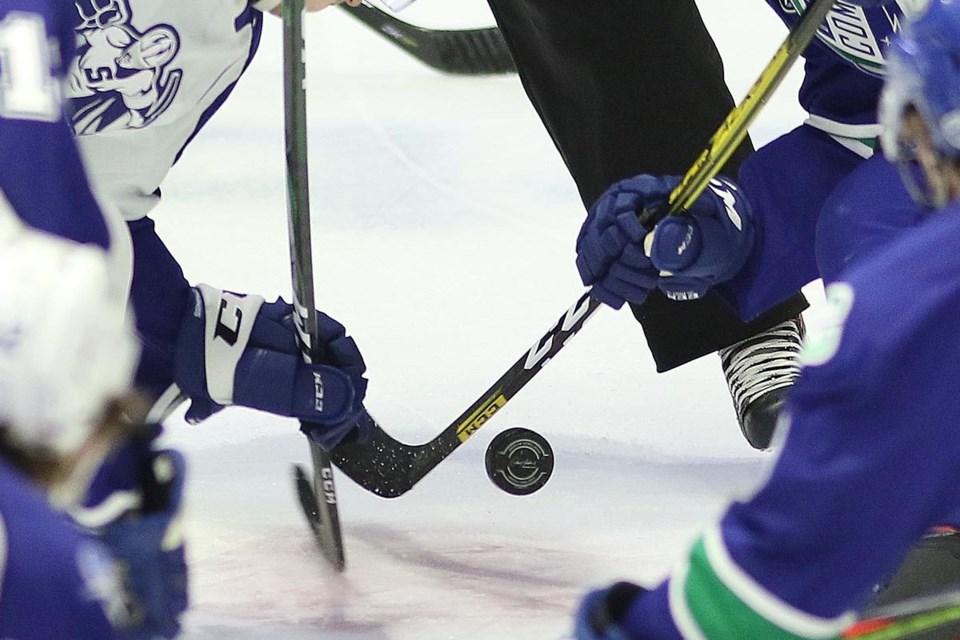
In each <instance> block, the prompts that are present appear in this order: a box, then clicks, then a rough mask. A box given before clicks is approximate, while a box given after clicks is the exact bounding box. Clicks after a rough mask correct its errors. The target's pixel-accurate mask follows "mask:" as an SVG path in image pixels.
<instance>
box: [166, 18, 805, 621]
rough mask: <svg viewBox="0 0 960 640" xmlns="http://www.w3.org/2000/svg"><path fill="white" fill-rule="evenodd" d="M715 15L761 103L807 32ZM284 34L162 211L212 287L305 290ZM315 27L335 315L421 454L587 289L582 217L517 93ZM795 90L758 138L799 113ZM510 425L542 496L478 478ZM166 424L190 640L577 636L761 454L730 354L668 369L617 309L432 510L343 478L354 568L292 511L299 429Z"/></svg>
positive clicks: (328, 285) (324, 253) (706, 515)
mask: <svg viewBox="0 0 960 640" xmlns="http://www.w3.org/2000/svg"><path fill="white" fill-rule="evenodd" d="M701 6H702V10H703V12H704V15H705V17H706V19H707V21H708V23H709V25H710V26H711V29H712V30H713V32H714V34H715V36H716V38H717V40H718V42H719V44H720V47H721V50H722V51H723V52H724V54H725V59H726V65H727V72H728V76H729V81H730V84H731V87H732V88H733V90H734V92H735V94H737V95H738V96H739V95H742V94H743V92H744V91H745V90H746V89H747V88H748V87H749V85H750V84H751V83H752V81H753V80H754V79H755V77H756V76H757V74H758V73H759V71H760V69H761V68H762V67H763V65H764V64H765V63H766V61H767V60H768V59H769V57H770V55H771V54H772V52H773V50H774V49H775V48H776V46H777V45H778V44H779V42H780V40H781V39H782V37H783V35H784V33H785V32H784V30H783V29H782V28H781V27H780V25H779V23H777V22H776V20H775V18H774V17H773V16H772V14H771V15H768V9H767V8H766V7H765V6H763V3H762V2H759V0H703V2H702V3H701ZM731 16H736V18H737V19H736V20H734V19H732V18H731ZM403 17H404V18H405V19H408V20H411V21H415V22H419V23H421V24H426V25H429V26H434V27H436V26H477V25H488V24H492V18H491V17H490V15H489V12H488V10H487V9H486V6H485V4H484V3H483V2H482V0H419V2H417V4H415V5H414V6H413V7H411V8H410V9H409V10H408V11H406V12H404V14H403ZM278 27H279V22H278V21H275V20H270V21H269V24H268V25H267V29H266V32H265V35H264V39H263V44H262V47H261V52H260V54H259V56H258V58H257V60H256V61H255V62H254V64H253V65H252V66H251V68H250V70H249V72H248V73H247V76H246V77H245V78H244V80H243V81H241V83H240V85H239V86H238V88H237V90H236V91H235V93H234V95H233V96H232V97H231V99H230V101H229V102H228V104H227V105H226V107H224V109H223V110H222V111H221V113H219V114H218V115H217V116H216V117H215V118H214V119H213V120H212V121H211V122H210V124H209V125H208V126H207V127H206V129H205V130H204V131H203V132H202V134H201V135H200V136H199V137H198V138H197V139H196V140H195V142H194V143H193V145H192V146H191V148H190V149H189V151H188V152H187V153H186V154H185V155H184V157H183V158H182V160H181V162H180V163H179V165H178V166H177V167H176V168H175V169H174V171H173V172H172V173H171V175H170V177H169V180H168V181H167V183H166V184H165V185H164V202H163V204H162V205H161V206H160V208H159V209H158V210H157V211H156V219H157V221H158V225H159V228H160V233H161V234H162V236H163V237H164V239H165V240H166V241H167V242H168V244H169V245H170V246H171V248H172V250H173V251H174V253H175V255H177V256H178V257H179V258H180V259H181V261H182V263H183V265H184V268H185V270H186V272H187V276H188V277H189V278H190V279H191V280H192V281H202V282H208V283H211V284H215V285H217V286H221V287H224V288H230V289H233V290H238V291H253V292H260V293H264V294H268V295H285V296H288V297H289V289H290V284H289V282H290V280H289V263H288V253H287V237H286V234H287V228H286V217H285V215H286V214H285V201H284V178H283V141H282V131H283V129H282V120H281V118H282V98H281V93H282V88H281V67H280V35H279V28H278ZM306 29H307V36H308V49H307V51H308V77H309V88H308V90H309V98H308V99H309V105H310V106H309V114H310V118H311V121H310V138H309V139H310V151H311V158H310V160H311V163H312V165H311V170H312V185H311V187H312V188H311V196H312V201H313V220H314V247H315V248H314V252H315V258H316V260H315V262H316V264H315V269H316V280H317V287H316V289H317V300H318V302H319V305H320V306H321V308H323V309H325V310H327V311H328V312H330V313H331V315H334V316H335V317H337V318H339V319H341V320H342V321H343V322H344V323H345V324H346V325H347V327H348V328H349V329H350V331H351V333H352V334H353V335H354V336H355V337H356V338H357V340H358V342H359V344H360V346H361V348H362V349H363V351H364V354H365V356H366V360H367V363H368V366H369V376H370V379H371V384H370V391H369V395H368V406H369V407H370V409H371V411H372V412H373V413H374V415H376V416H377V417H378V419H379V420H380V422H381V423H382V424H383V425H384V426H385V427H386V429H387V430H388V431H389V432H390V433H391V434H393V435H394V436H396V437H398V438H400V439H403V440H406V441H408V442H422V441H425V440H427V439H429V438H431V437H433V436H434V435H436V433H438V432H439V431H440V430H442V429H443V428H444V427H446V426H447V424H448V423H449V421H451V420H452V419H453V418H454V417H455V416H457V415H458V414H459V413H460V412H461V411H462V410H463V409H464V408H465V407H466V406H468V405H469V404H470V403H471V402H472V401H473V400H474V399H475V398H476V397H477V396H479V395H480V394H481V393H482V392H483V391H484V390H485V389H486V388H487V387H488V386H489V384H490V383H491V382H492V381H493V380H495V379H496V378H498V377H499V376H500V375H501V374H502V373H503V371H505V370H506V368H507V367H508V366H509V365H510V364H512V363H513V362H514V361H515V360H516V359H517V358H518V357H520V355H521V354H523V353H524V352H525V351H526V350H527V349H528V348H529V347H530V346H531V344H532V343H533V342H534V341H535V340H537V339H539V337H540V336H541V335H542V334H543V333H544V331H545V330H546V329H547V328H548V327H549V326H551V325H552V323H553V322H555V320H556V319H557V318H558V317H559V316H560V315H561V314H562V313H563V312H564V311H565V310H566V308H567V307H568V306H569V305H570V304H572V303H573V302H574V301H575V300H576V299H577V297H578V296H579V295H580V293H581V287H580V285H579V280H578V278H577V274H576V270H575V268H574V265H573V255H574V254H573V241H574V238H575V237H576V232H577V229H578V228H579V225H580V221H581V217H582V209H581V206H580V204H579V201H578V198H577V196H576V193H575V190H574V188H573V186H572V183H571V181H570V179H569V177H568V175H567V174H566V172H565V170H564V167H563V165H562V163H561V161H560V159H559V157H558V156H557V154H556V152H555V151H554V149H553V147H552V146H551V144H550V141H549V139H548V137H547V135H546V133H545V132H544V130H543V129H542V127H541V126H540V124H539V121H538V120H537V118H536V115H535V114H534V112H533V110H532V108H531V107H530V105H529V104H528V102H527V101H526V98H525V96H524V95H523V93H522V91H521V89H520V85H519V82H518V80H517V79H516V78H515V77H507V78H492V79H490V78H487V79H470V78H453V77H445V76H441V75H438V74H436V73H434V72H432V71H430V70H429V69H426V68H424V67H422V66H420V65H419V64H418V63H416V62H415V61H413V60H412V59H410V58H408V57H406V56H405V55H404V54H402V53H400V52H399V51H398V50H396V49H394V48H393V47H391V46H390V45H389V44H386V43H384V42H383V41H382V40H381V39H380V38H378V37H376V36H375V35H373V34H370V33H369V32H367V31H366V30H365V29H364V28H363V27H361V26H360V25H359V24H358V23H355V22H354V21H352V20H351V19H350V18H349V17H347V16H346V15H345V14H344V13H343V12H341V11H339V10H330V11H327V12H324V13H323V14H320V15H316V16H310V17H309V18H308V19H307V21H306ZM678 46H683V43H682V42H681V43H678ZM796 84H797V83H796V74H794V76H792V78H791V80H790V81H789V82H788V86H787V87H785V88H784V89H783V90H782V91H781V93H780V95H779V96H778V97H776V98H775V99H774V101H773V102H772V103H771V105H770V106H769V107H768V108H767V109H766V110H765V112H764V114H763V115H762V117H761V120H760V122H759V123H758V124H757V126H756V127H755V128H754V134H755V137H756V138H757V139H759V140H765V139H769V138H770V137H772V136H774V135H776V134H777V133H779V132H783V131H786V130H787V129H788V128H790V127H792V126H794V125H796V124H797V123H799V122H800V120H801V119H802V114H801V113H800V111H799V109H798V108H797V107H796V106H795V105H794V100H793V95H794V93H795V88H796ZM790 85H792V86H790ZM514 425H523V426H526V427H529V428H532V429H535V430H537V431H539V432H540V433H542V434H543V435H544V436H546V437H547V438H548V439H549V440H550V441H551V443H552V444H553V447H554V450H555V452H556V454H557V463H556V471H555V474H554V477H553V478H552V480H551V481H550V482H549V483H548V484H547V486H546V487H545V488H544V489H543V490H542V491H540V492H539V493H536V494H534V495H532V496H529V497H525V498H517V497H513V496H509V495H507V494H504V493H502V492H499V491H498V490H497V489H495V488H494V487H493V485H492V484H491V483H490V482H489V481H488V480H487V479H486V477H485V474H484V470H483V452H484V450H485V448H486V444H487V443H488V442H489V440H490V438H492V437H493V435H495V434H496V433H498V432H499V431H501V430H503V429H504V428H506V427H509V426H514ZM170 431H171V434H170V439H171V441H173V442H174V443H175V444H176V445H178V446H180V447H182V448H183V449H184V450H185V451H186V453H187V454H188V457H189V461H190V463H191V472H192V475H191V477H190V482H189V502H190V507H191V511H190V513H191V516H190V520H189V527H188V528H189V535H190V564H191V570H192V576H191V577H192V580H193V591H192V598H193V611H192V613H191V614H190V616H189V618H188V625H187V632H186V634H185V637H186V638H190V639H193V640H199V639H204V640H206V639H220V638H231V639H238V640H247V639H253V638H258V639H259V638H278V639H282V640H295V639H296V640H299V639H301V638H304V639H305V638H321V637H322V638H330V639H341V638H349V639H351V640H358V639H369V640H374V639H376V640H379V639H388V638H389V639H391V640H400V639H411V640H413V639H415V640H435V639H440V638H443V639H468V638H469V639H487V638H489V639H511V640H523V639H531V640H532V639H534V638H547V639H550V638H560V637H564V636H565V635H566V634H567V633H568V630H569V628H570V614H571V611H572V609H573V607H574V606H575V604H576V602H577V599H578V596H579V595H580V594H581V593H582V592H583V591H584V590H585V589H587V588H588V587H590V586H592V585H599V584H602V583H604V582H607V581H610V580H613V579H615V578H630V579H633V580H638V581H645V582H652V581H655V580H657V579H658V578H659V577H660V576H662V575H663V573H664V572H665V571H667V570H668V569H669V568H670V566H671V565H672V563H673V562H675V561H676V560H677V559H678V558H679V555H680V552H681V550H682V549H683V547H684V545H685V544H686V543H687V542H689V541H690V540H691V538H692V537H693V536H694V535H695V534H696V532H697V531H698V529H699V528H700V527H702V526H703V525H704V524H705V523H706V522H708V521H709V520H710V519H711V518H712V517H714V516H715V515H716V514H717V513H718V512H719V510H720V509H721V508H722V505H723V504H724V502H725V501H726V500H727V499H728V498H729V497H731V496H734V495H736V493H737V492H740V491H744V490H746V489H748V488H749V487H750V486H751V483H752V482H753V480H754V479H755V477H756V476H757V474H758V472H759V470H760V468H761V466H762V464H763V462H764V460H765V459H766V456H764V455H763V454H758V453H756V452H753V451H752V450H750V449H749V448H748V447H747V445H746V444H745V443H744V441H743V439H742V438H741V436H740V434H739V429H738V427H737V425H736V422H735V419H734V414H733V410H732V407H731V403H730V399H729V396H728V395H727V392H726V389H725V386H724V383H723V380H722V376H721V373H720V366H719V361H718V359H717V358H716V357H708V358H704V359H703V360H701V361H698V362H696V363H693V364H692V365H690V366H687V367H684V368H682V369H681V370H680V371H677V372H673V373H670V374H667V375H656V374H655V373H654V368H653V364H652V361H651V359H650V357H649V355H648V353H647V351H646V349H645V346H644V341H643V339H642V336H641V332H640V330H639V327H638V326H637V324H636V323H635V322H634V321H633V319H632V317H631V316H630V314H629V313H628V312H626V311H624V312H621V313H615V312H612V311H610V310H609V309H602V310H600V311H599V312H598V313H597V314H596V316H595V317H594V319H593V320H592V322H591V323H590V325H588V327H587V328H586V329H585V330H584V331H583V332H582V333H581V335H580V336H578V337H577V338H576V340H575V341H573V342H571V343H570V345H569V346H568V347H567V348H566V349H565V350H564V351H563V353H562V354H560V355H559V356H558V357H557V358H556V359H555V361H554V362H552V363H551V364H550V366H549V367H547V368H546V369H545V370H544V372H543V373H542V374H540V375H539V376H537V378H536V379H535V380H534V381H533V382H532V383H531V384H530V385H529V386H528V387H527V388H526V389H525V390H523V391H522V392H521V393H520V394H519V395H518V396H517V397H516V398H515V399H514V400H513V401H511V402H510V404H509V405H508V406H507V407H506V408H505V409H504V410H502V411H501V412H500V413H499V414H498V415H497V417H496V418H495V419H494V420H492V421H491V422H490V423H488V425H487V426H485V427H484V428H483V430H482V431H480V432H479V433H478V435H476V436H475V437H474V438H473V439H472V440H471V441H469V442H468V443H467V444H465V445H464V446H463V447H462V448H461V449H459V450H458V451H457V452H456V453H455V454H454V455H453V456H451V457H450V458H449V459H448V460H447V461H445V462H444V463H443V464H441V465H440V466H439V467H438V468H437V469H436V470H435V471H434V472H433V473H431V474H430V475H428V476H427V477H426V478H425V479H424V480H423V482H422V483H421V484H420V485H418V486H417V487H416V488H415V489H414V490H413V491H411V492H410V493H409V494H407V495H405V496H403V497H402V498H399V499H397V500H394V501H386V500H382V499H379V498H376V497H374V496H372V495H369V494H367V493H365V492H363V491H362V490H360V489H358V488H357V487H356V486H354V485H352V484H351V483H350V482H349V481H348V480H346V479H345V478H343V477H342V476H341V477H339V482H338V489H339V492H340V499H341V515H342V519H343V523H344V533H345V538H346V544H347V554H348V558H347V561H348V565H349V567H348V570H347V572H346V573H345V574H344V575H333V574H331V573H330V572H329V571H328V570H327V568H326V567H325V565H324V562H323V560H322V559H321V557H320V556H319V554H318V553H317V552H316V550H315V548H314V547H313V543H312V540H311V538H310V536H309V535H308V532H307V528H306V525H305V522H304V521H303V516H302V515H301V513H300V510H299V507H298V506H297V505H296V501H295V497H294V491H293V487H292V483H291V471H290V468H291V464H292V463H293V462H294V461H305V460H307V459H308V457H307V447H306V443H305V441H304V439H303V437H302V436H300V435H299V434H298V432H297V424H295V423H294V422H292V421H289V420H280V419H276V418H272V417H270V416H267V415H263V414H258V413H254V412H249V411H246V410H243V409H230V410H226V411H224V412H222V413H220V414H218V415H217V416H215V417H213V418H211V419H210V420H208V421H207V422H205V423H204V424H202V425H200V426H197V427H189V426H186V425H185V424H183V423H182V421H180V420H179V419H174V420H172V421H171V424H170Z"/></svg>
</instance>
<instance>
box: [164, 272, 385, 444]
mask: <svg viewBox="0 0 960 640" xmlns="http://www.w3.org/2000/svg"><path fill="white" fill-rule="evenodd" d="M191 293H192V298H191V302H190V304H189V305H188V309H187V311H186V313H185V314H184V318H183V320H182V322H181V326H180V333H179V335H178V337H177V346H176V354H175V357H174V381H175V382H176V383H177V385H178V386H179V387H180V389H181V390H182V391H183V392H184V393H185V394H186V395H187V396H189V398H190V400H191V406H190V409H189V410H188V411H187V415H186V418H187V421H188V422H193V423H196V422H199V421H200V420H203V419H205V418H207V417H208V416H210V415H211V414H212V413H214V412H216V411H219V410H220V409H222V408H223V407H224V406H225V405H231V404H235V405H240V406H244V407H250V408H252V409H259V410H261V411H268V412H270V413H273V414H276V415H281V416H288V417H293V418H298V419H300V420H301V421H304V422H306V423H309V426H308V427H306V428H305V429H304V431H305V432H306V433H307V435H309V436H310V438H311V439H312V440H313V441H314V442H316V443H317V444H318V445H320V446H321V447H323V448H325V449H331V448H333V447H335V446H336V445H337V444H339V443H340V442H341V441H342V440H343V439H344V438H346V437H347V436H348V435H349V436H351V437H352V438H354V439H355V440H357V441H361V442H362V441H363V440H364V438H365V436H366V435H367V434H364V433H356V432H355V430H356V425H357V420H358V418H359V417H360V416H361V415H362V412H363V398H364V396H365V394H366V390H367V380H366V378H365V377H364V372H365V371H366V365H365V364H364V362H363V357H362V356H361V355H360V351H359V349H357V345H356V343H355V342H354V341H353V338H350V337H348V336H347V334H346V329H344V327H343V325H341V324H340V323H339V322H337V321H336V320H334V319H333V318H331V317H329V316H327V315H325V314H323V313H321V312H319V311H318V312H317V332H318V335H319V338H320V345H319V351H320V357H319V358H318V359H317V362H315V363H313V364H308V363H306V362H304V360H303V357H302V356H301V353H300V348H299V346H298V342H297V327H296V325H295V324H294V318H293V314H294V309H293V305H291V304H289V303H287V302H284V301H283V300H282V299H279V298H278V299H277V300H276V301H274V302H264V299H263V298H262V297H260V296H254V295H242V294H235V293H230V292H228V291H221V290H219V289H215V288H213V287H210V286H207V285H203V284H201V285H198V286H197V287H196V288H194V289H192V291H191ZM367 422H368V421H361V423H363V424H366V423H367Z"/></svg>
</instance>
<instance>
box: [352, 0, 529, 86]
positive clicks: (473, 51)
mask: <svg viewBox="0 0 960 640" xmlns="http://www.w3.org/2000/svg"><path fill="white" fill-rule="evenodd" d="M340 7H341V8H343V9H345V10H346V11H347V12H349V13H350V15H351V16H353V17H354V18H356V19H357V20H359V21H360V22H362V23H363V24H365V25H367V26H368V27H370V28H371V29H373V30H374V31H376V32H377V33H379V34H380V35H381V36H383V37H384V38H386V39H387V40H389V41H390V42H392V43H393V44H395V45H396V46H398V47H400V48H401V49H403V50H404V51H406V52H407V53H409V54H410V55H412V56H413V57H414V58H416V59H417V60H419V61H420V62H422V63H424V64H426V65H427V66H429V67H432V68H433V69H436V70H437V71H442V72H443V73H449V74H454V75H471V76H478V75H493V74H499V73H514V72H516V70H517V68H516V66H515V65H514V64H513V58H512V57H511V56H510V51H509V50H508V49H507V43H506V42H505V41H504V39H503V34H502V33H500V29H498V28H497V27H485V28H480V29H427V28H425V27H418V26H417V25H413V24H410V23H409V22H404V21H403V20H400V19H399V18H395V17H394V16H392V15H390V14H389V13H387V12H386V11H381V10H380V9H378V8H376V7H374V6H372V5H370V4H367V3H363V4H361V5H360V6H358V7H351V6H350V5H347V4H341V5H340Z"/></svg>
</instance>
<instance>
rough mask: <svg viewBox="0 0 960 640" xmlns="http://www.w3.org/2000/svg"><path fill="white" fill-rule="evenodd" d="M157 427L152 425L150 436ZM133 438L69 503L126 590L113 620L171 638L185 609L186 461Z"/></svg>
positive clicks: (128, 638) (142, 637)
mask: <svg viewBox="0 0 960 640" xmlns="http://www.w3.org/2000/svg"><path fill="white" fill-rule="evenodd" d="M157 433H159V428H154V430H153V431H152V432H151V434H150V435H155V434H157ZM151 441H152V438H151V437H138V438H135V439H133V440H131V441H129V442H127V443H126V444H124V445H122V446H120V447H119V448H118V449H117V450H115V451H114V452H113V453H112V454H111V455H110V456H109V457H108V458H107V459H106V460H105V461H104V463H103V465H102V466H101V467H100V469H99V470H98V472H97V473H96V475H95V477H94V480H93V481H92V483H91V485H90V488H89V490H88V492H87V496H86V498H85V500H84V501H83V505H82V506H80V507H77V508H75V509H73V510H71V515H73V517H74V519H75V521H76V522H77V524H79V525H81V526H82V527H84V528H85V529H87V530H88V531H90V532H91V533H92V534H93V535H95V536H97V537H98V538H99V539H100V541H101V542H102V543H103V544H104V546H106V547H107V549H108V550H109V552H110V554H111V556H112V557H113V559H114V561H115V562H116V563H117V564H118V565H119V568H120V571H119V574H120V575H121V576H122V582H123V586H124V588H125V592H126V594H127V595H126V598H125V600H126V601H127V604H126V606H125V611H124V616H123V617H122V618H120V619H119V620H118V621H117V622H118V624H119V625H120V627H121V634H120V637H122V638H124V640H148V639H149V640H155V639H157V638H174V637H175V636H176V635H177V633H178V632H179V631H180V616H181V614H183V612H184V611H186V609H187V564H186V558H185V555H184V540H183V526H182V525H183V523H182V522H181V520H182V511H183V489H184V479H185V477H186V464H185V462H184V459H183V456H181V455H180V453H179V452H177V451H169V450H159V451H158V450H154V449H153V448H152V442H151Z"/></svg>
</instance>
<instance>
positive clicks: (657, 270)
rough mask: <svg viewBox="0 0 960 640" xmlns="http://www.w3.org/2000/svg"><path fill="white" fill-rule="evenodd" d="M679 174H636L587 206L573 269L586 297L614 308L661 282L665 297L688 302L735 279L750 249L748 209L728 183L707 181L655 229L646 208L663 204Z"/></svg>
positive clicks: (643, 297) (644, 294) (638, 298)
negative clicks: (647, 223) (644, 219)
mask: <svg viewBox="0 0 960 640" xmlns="http://www.w3.org/2000/svg"><path fill="white" fill-rule="evenodd" d="M679 182H680V178H679V177H654V176H650V175H639V176H635V177H633V178H628V179H626V180H621V181H620V182H618V183H616V184H614V185H613V186H612V187H610V188H609V189H608V190H607V191H606V192H605V193H604V194H603V195H602V196H600V198H599V199H598V200H597V201H596V203H594V205H593V206H592V207H591V208H590V211H589V213H588V215H587V219H586V221H585V222H584V224H583V227H582V228H581V229H580V235H579V236H578V237H577V269H578V270H579V271H580V277H581V279H582V280H583V283H584V284H586V285H588V286H592V287H593V289H592V292H591V295H593V296H594V297H595V298H597V299H598V300H600V301H601V302H604V303H606V304H608V305H609V306H611V307H613V308H614V309H619V308H620V307H621V306H623V303H624V302H625V301H630V302H634V303H637V304H640V303H642V302H643V301H644V300H646V298H647V296H648V295H649V294H650V292H651V291H652V290H653V289H654V288H656V287H659V288H660V289H661V290H662V291H663V292H664V293H665V294H666V295H667V297H669V298H673V299H676V300H693V299H697V298H701V297H703V296H704V295H705V294H706V292H707V290H708V289H709V288H710V287H712V286H714V285H716V284H719V283H722V282H725V281H727V280H729V279H730V278H732V277H733V276H734V275H736V274H737V272H738V271H739V270H740V269H741V268H742V267H743V265H744V263H745V262H746V260H747V258H748V257H749V255H750V250H751V249H752V247H753V238H754V232H753V226H752V212H751V210H750V205H749V203H748V202H747V200H746V198H745V197H744V196H743V194H742V193H741V191H740V189H739V188H738V187H737V186H736V185H735V184H734V183H732V182H730V181H729V180H726V179H723V178H717V179H714V180H711V181H710V184H709V186H708V187H707V189H706V190H705V191H704V193H703V194H702V195H701V196H700V197H699V198H698V199H697V200H696V202H694V205H693V207H691V209H690V211H688V212H687V213H686V214H685V215H683V216H669V217H667V218H664V219H663V220H661V221H660V222H659V223H658V224H657V226H656V227H655V228H654V230H653V231H652V232H648V230H647V229H645V228H644V227H643V225H641V224H640V221H639V215H640V214H641V213H642V212H643V210H644V209H656V208H658V207H661V206H664V205H665V204H666V202H667V198H668V196H669V195H670V192H671V191H672V190H673V188H674V187H675V186H676V185H677V184H679Z"/></svg>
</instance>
